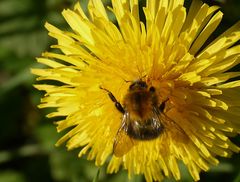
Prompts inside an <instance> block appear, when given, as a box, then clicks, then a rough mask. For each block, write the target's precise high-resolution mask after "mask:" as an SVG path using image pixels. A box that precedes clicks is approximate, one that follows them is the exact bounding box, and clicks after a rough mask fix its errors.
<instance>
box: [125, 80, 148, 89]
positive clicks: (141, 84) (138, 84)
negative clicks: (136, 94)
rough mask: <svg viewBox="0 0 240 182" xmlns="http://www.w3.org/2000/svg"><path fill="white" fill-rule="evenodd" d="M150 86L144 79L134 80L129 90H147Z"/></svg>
mask: <svg viewBox="0 0 240 182" xmlns="http://www.w3.org/2000/svg"><path fill="white" fill-rule="evenodd" d="M147 88H148V86H147V84H146V82H144V81H142V80H137V81H134V82H133V83H132V84H131V85H130V86H129V90H131V91H133V90H145V89H147Z"/></svg>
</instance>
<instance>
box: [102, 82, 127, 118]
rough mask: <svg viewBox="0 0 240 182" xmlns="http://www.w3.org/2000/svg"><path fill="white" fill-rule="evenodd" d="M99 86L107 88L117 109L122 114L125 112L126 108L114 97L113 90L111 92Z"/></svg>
mask: <svg viewBox="0 0 240 182" xmlns="http://www.w3.org/2000/svg"><path fill="white" fill-rule="evenodd" d="M99 88H100V89H102V90H105V91H106V92H107V93H108V96H109V98H110V99H111V101H113V102H114V103H115V107H116V108H117V110H118V111H120V112H121V113H122V114H124V113H125V110H124V109H123V107H122V105H121V104H120V103H119V102H118V101H117V99H116V98H115V97H114V95H113V94H112V92H110V91H109V90H107V89H105V88H103V87H101V86H100V87H99Z"/></svg>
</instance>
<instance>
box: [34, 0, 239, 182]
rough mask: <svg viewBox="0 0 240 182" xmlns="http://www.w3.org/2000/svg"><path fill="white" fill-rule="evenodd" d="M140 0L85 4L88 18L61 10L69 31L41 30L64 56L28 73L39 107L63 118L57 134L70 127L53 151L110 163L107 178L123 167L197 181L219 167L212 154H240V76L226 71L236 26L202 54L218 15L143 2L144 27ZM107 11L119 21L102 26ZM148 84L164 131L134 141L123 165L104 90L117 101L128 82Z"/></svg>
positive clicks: (200, 7) (46, 59)
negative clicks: (40, 93)
mask: <svg viewBox="0 0 240 182" xmlns="http://www.w3.org/2000/svg"><path fill="white" fill-rule="evenodd" d="M138 3H139V1H138V0H112V7H108V9H107V10H106V8H105V7H104V5H103V3H102V1H101V0H89V5H88V12H89V17H88V16H87V15H86V14H85V13H84V12H83V10H82V8H81V6H80V4H79V3H77V4H76V5H75V7H74V10H69V9H67V10H64V11H63V12H62V14H63V16H64V18H65V20H66V21H67V23H68V24H69V26H70V27H71V29H72V31H71V32H70V31H62V30H60V29H58V28H56V27H54V26H53V25H51V24H49V23H46V25H45V26H46V28H47V29H48V31H49V35H50V36H52V37H53V38H55V39H57V41H58V43H57V45H53V46H52V48H56V49H59V50H60V51H61V52H62V53H51V52H46V53H43V55H42V57H41V58H38V59H37V60H38V62H39V63H41V64H44V65H47V68H44V69H33V70H32V72H33V73H34V74H36V75H38V76H39V77H38V78H37V80H54V81H56V82H57V83H58V84H56V85H54V84H38V85H35V87H36V88H37V89H39V90H44V91H45V92H46V94H45V95H44V97H43V98H42V100H41V104H40V105H39V107H40V108H45V107H54V108H56V111H55V112H52V113H50V114H49V115H48V117H56V116H64V117H65V119H63V120H61V121H58V122H57V124H58V126H57V129H58V131H62V130H64V129H67V128H69V127H71V128H72V129H71V130H70V131H69V132H68V133H67V134H66V135H64V136H63V137H62V138H61V139H60V140H59V141H58V143H57V145H60V144H62V143H63V142H66V143H67V144H66V145H67V148H68V149H74V148H81V151H80V153H79V157H81V156H82V155H85V154H87V156H88V159H89V160H95V161H96V162H95V163H96V165H97V166H100V165H103V164H104V163H105V162H106V160H107V159H109V157H110V162H109V165H108V169H107V170H108V172H109V173H114V172H117V171H118V170H119V169H120V167H121V166H123V168H125V169H126V170H128V173H129V176H131V175H132V174H144V176H145V178H146V180H147V181H153V180H158V181H160V180H162V179H163V178H164V177H165V176H167V177H169V176H173V177H174V178H175V179H176V180H180V178H181V174H180V171H179V167H178V161H182V162H183V163H184V164H185V165H186V166H187V168H188V170H189V172H190V174H191V176H192V177H193V179H194V180H195V181H197V180H199V172H200V171H201V170H204V171H207V170H208V169H209V166H210V165H217V164H218V160H217V158H216V157H217V156H222V157H229V156H230V155H231V154H232V153H233V152H239V150H240V149H239V147H237V146H236V145H234V144H233V143H232V142H231V141H230V140H229V137H232V136H235V135H236V134H238V133H240V121H239V120H238V118H239V116H240V114H239V113H240V81H239V80H236V79H235V81H229V79H233V78H236V77H238V76H240V73H239V72H227V70H229V69H230V68H232V67H234V66H235V65H237V64H238V63H239V61H240V59H239V55H240V45H235V43H236V42H237V41H238V40H239V39H240V23H236V24H235V25H234V26H232V27H231V28H230V29H228V30H227V31H226V32H224V33H223V34H222V35H220V36H219V37H218V38H216V39H215V40H214V41H213V42H211V43H210V44H209V45H207V46H206V47H202V46H203V45H204V43H205V42H206V40H207V39H208V37H209V36H210V35H211V34H212V33H213V31H214V30H215V29H216V28H217V26H218V25H219V23H220V21H221V19H222V16H223V14H222V12H220V11H219V8H218V7H216V6H211V7H209V6H208V5H207V4H203V3H202V2H200V1H198V0H193V1H192V4H191V6H190V9H189V11H188V13H186V9H185V7H184V6H183V3H184V1H183V0H176V1H172V0H161V1H158V0H146V7H143V12H144V15H145V19H146V22H145V23H143V21H141V20H140V16H139V11H140V9H139V4H138ZM109 13H113V14H114V15H115V17H116V20H117V23H114V22H112V21H111V20H110V19H109V18H108V14H109ZM138 79H144V81H145V82H146V83H147V84H148V85H151V86H154V87H155V88H156V91H157V94H158V97H159V98H158V99H159V100H160V101H162V102H163V101H165V100H167V102H166V106H165V111H164V112H165V115H166V116H167V117H168V118H170V119H171V120H172V121H173V122H172V123H171V122H170V123H169V122H168V121H163V122H164V125H166V126H167V127H166V128H167V129H166V130H165V131H164V132H163V134H161V135H160V136H159V137H158V138H157V139H155V140H150V141H138V142H137V144H136V145H135V146H134V147H133V148H131V150H130V151H129V152H128V153H126V154H125V155H124V156H122V157H116V156H114V155H112V152H113V142H114V138H115V136H116V133H117V131H118V129H119V127H120V125H121V118H122V114H121V113H120V112H119V111H118V110H117V109H116V108H115V106H114V103H113V102H112V101H111V100H110V99H109V97H108V95H107V94H106V92H105V91H104V90H101V89H100V87H104V88H107V89H108V90H110V91H111V92H112V93H113V94H114V96H115V97H116V98H117V100H118V101H119V102H120V103H122V101H123V99H124V96H125V95H126V93H127V91H128V87H129V85H130V84H131V83H130V82H128V81H135V80H138Z"/></svg>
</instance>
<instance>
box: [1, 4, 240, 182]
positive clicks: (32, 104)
mask: <svg viewBox="0 0 240 182" xmlns="http://www.w3.org/2000/svg"><path fill="white" fill-rule="evenodd" d="M75 2H76V1H75V0H42V1H40V0H0V107H1V108H0V112H1V115H0V120H1V123H0V182H48V181H50V182H51V181H54V182H55V181H56V182H78V181H80V182H88V181H93V180H94V178H95V177H96V176H97V172H98V168H97V167H95V166H94V163H93V162H91V161H87V160H86V159H85V158H81V159H79V158H77V153H78V151H79V150H75V151H69V152H68V151H66V148H65V147H64V146H62V147H58V148H55V146H54V144H55V143H56V141H57V139H58V138H60V136H61V135H62V134H58V133H57V132H56V129H55V126H54V124H53V121H54V120H53V119H46V118H45V115H46V114H47V113H49V112H50V111H49V110H47V109H43V110H38V109H37V107H36V105H37V104H39V102H40V97H41V95H43V93H40V92H39V91H37V90H35V89H34V88H33V87H32V84H33V83H34V82H35V77H34V76H33V75H31V74H30V68H33V67H42V66H41V65H38V64H37V63H36V60H35V57H38V56H40V55H41V52H44V51H47V50H49V46H50V45H51V44H54V43H55V40H53V39H51V38H50V37H48V36H47V31H46V30H45V29H44V23H45V22H46V21H48V22H50V23H52V24H54V25H56V26H57V27H59V28H61V29H64V28H67V24H66V22H65V21H64V19H63V18H62V16H61V11H62V10H63V9H64V8H72V7H73V5H74V3H75ZM105 2H106V3H107V4H109V1H108V0H105ZM205 2H207V1H205ZM80 3H81V4H82V6H83V7H84V9H86V6H87V0H80ZM208 3H210V4H218V5H220V6H221V7H222V11H223V12H224V13H225V15H224V20H223V23H222V25H221V26H220V28H219V29H218V30H217V33H215V34H214V35H213V36H216V35H217V34H218V33H219V32H222V31H223V30H226V28H228V27H230V26H231V25H233V24H234V23H235V22H236V21H237V20H240V1H239V0H235V1H234V0H225V1H222V0H218V1H213V0H209V1H208ZM234 141H235V143H238V144H240V142H239V137H238V138H235V139H234ZM180 166H181V171H182V180H181V181H183V182H190V181H192V178H191V177H190V175H189V174H188V172H187V170H186V169H185V168H184V167H183V165H181V164H180ZM105 168H106V166H103V167H102V168H101V169H100V175H99V176H98V181H113V182H122V181H128V179H127V173H126V171H121V172H119V173H117V174H114V175H107V174H106V173H105ZM129 181H132V182H133V181H134V182H141V181H144V178H143V177H141V176H134V177H133V178H132V179H131V180H129ZM167 181H174V180H172V179H166V180H165V182H167ZM201 181H204V182H205V181H209V182H212V181H229V182H239V181H240V155H237V154H234V155H233V157H232V158H230V159H221V164H220V165H219V166H218V167H214V168H212V170H210V171H209V172H208V173H202V174H201Z"/></svg>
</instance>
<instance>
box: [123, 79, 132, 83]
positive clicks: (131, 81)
mask: <svg viewBox="0 0 240 182" xmlns="http://www.w3.org/2000/svg"><path fill="white" fill-rule="evenodd" d="M123 80H124V81H125V82H126V83H128V82H132V81H129V80H125V79H123Z"/></svg>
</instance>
